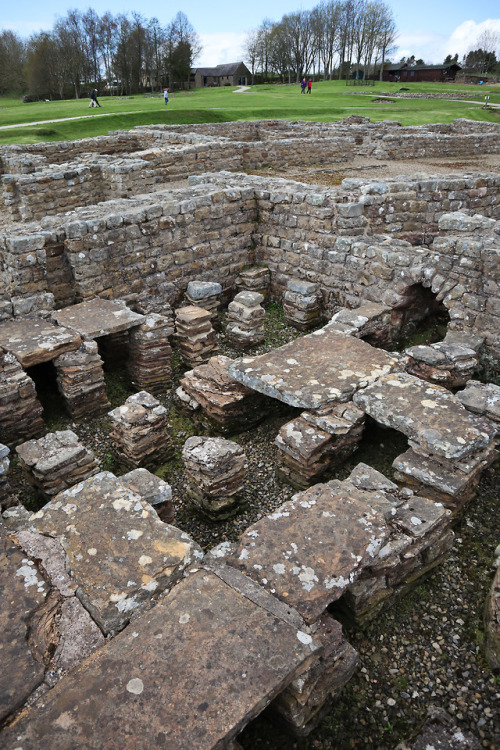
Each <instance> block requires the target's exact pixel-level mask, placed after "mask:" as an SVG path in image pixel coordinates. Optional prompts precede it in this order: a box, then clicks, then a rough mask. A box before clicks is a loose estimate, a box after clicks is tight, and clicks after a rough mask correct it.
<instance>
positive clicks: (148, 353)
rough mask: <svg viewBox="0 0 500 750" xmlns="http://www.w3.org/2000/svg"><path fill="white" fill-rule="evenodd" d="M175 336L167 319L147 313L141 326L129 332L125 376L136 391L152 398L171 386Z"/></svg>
mask: <svg viewBox="0 0 500 750" xmlns="http://www.w3.org/2000/svg"><path fill="white" fill-rule="evenodd" d="M173 333H174V329H173V328H172V327H171V325H170V322H169V319H168V318H167V317H164V316H163V315H158V314H156V313H150V314H149V315H147V316H146V318H145V320H144V322H143V323H141V325H139V326H136V327H135V328H132V329H131V330H130V334H129V358H128V363H127V365H128V372H129V376H130V379H131V382H132V385H134V386H135V388H137V389H138V390H139V391H147V392H148V393H152V394H153V395H154V396H157V395H159V394H160V393H163V392H164V391H166V390H167V389H168V388H169V387H170V386H171V385H172V361H171V360H172V347H171V346H170V340H169V339H170V337H171V336H172V334H173Z"/></svg>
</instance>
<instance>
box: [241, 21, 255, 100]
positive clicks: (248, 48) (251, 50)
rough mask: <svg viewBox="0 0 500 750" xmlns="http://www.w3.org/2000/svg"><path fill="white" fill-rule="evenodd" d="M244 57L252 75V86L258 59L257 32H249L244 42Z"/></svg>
mask: <svg viewBox="0 0 500 750" xmlns="http://www.w3.org/2000/svg"><path fill="white" fill-rule="evenodd" d="M243 49H244V55H245V59H246V61H247V62H248V65H249V67H250V72H251V74H252V86H253V84H254V83H255V68H256V65H257V61H258V59H259V30H258V29H253V30H252V31H249V32H248V34H247V36H246V39H245V42H244V47H243Z"/></svg>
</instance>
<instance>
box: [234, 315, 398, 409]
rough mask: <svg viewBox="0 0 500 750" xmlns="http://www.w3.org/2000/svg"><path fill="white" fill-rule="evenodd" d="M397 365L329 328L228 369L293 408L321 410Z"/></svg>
mask: <svg viewBox="0 0 500 750" xmlns="http://www.w3.org/2000/svg"><path fill="white" fill-rule="evenodd" d="M346 362H349V367H348V368H346V366H345V363H346ZM397 366H398V358H397V356H393V355H390V354H388V353H387V352H384V351H382V350H381V349H375V348H374V347H372V346H370V344H367V343H366V342H364V341H359V340H358V339H354V338H351V337H349V336H343V335H341V334H339V333H336V332H335V331H332V330H330V329H329V328H328V326H326V327H325V328H322V329H320V330H319V331H315V332H314V333H311V334H309V335H308V336H303V337H302V338H299V339H296V340H295V341H292V342H291V343H289V344H285V346H281V347H280V348H279V349H275V350H273V351H272V352H269V353H268V354H262V355H261V356H260V357H253V358H250V357H245V358H243V359H237V360H235V362H234V363H233V364H232V365H230V367H229V368H228V372H229V375H230V377H232V378H234V380H238V381H239V382H240V383H243V384H244V385H247V386H248V387H249V388H253V389H254V390H256V391H259V392H260V393H264V394H266V395H267V396H271V397H272V398H276V399H278V400H279V401H284V402H285V403H286V404H289V405H290V406H297V407H299V408H302V409H317V408H318V407H320V406H323V405H324V404H326V403H328V402H329V401H349V400H350V399H351V398H352V396H353V394H354V393H356V391H357V390H358V389H359V388H365V387H366V386H367V385H369V384H370V383H373V382H374V381H376V380H377V379H378V378H380V377H381V376H382V375H384V374H386V373H390V372H392V371H393V370H395V369H396V368H397Z"/></svg>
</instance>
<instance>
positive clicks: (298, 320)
mask: <svg viewBox="0 0 500 750" xmlns="http://www.w3.org/2000/svg"><path fill="white" fill-rule="evenodd" d="M321 317H322V299H321V295H320V293H319V288H318V285H317V284H311V282H309V281H302V280H301V279H289V280H288V283H287V289H286V291H285V294H284V295H283V320H284V321H285V322H286V323H288V324H289V325H291V326H293V327H294V328H297V329H298V330H299V331H307V330H308V329H309V328H314V327H315V326H317V325H318V324H319V322H320V320H321Z"/></svg>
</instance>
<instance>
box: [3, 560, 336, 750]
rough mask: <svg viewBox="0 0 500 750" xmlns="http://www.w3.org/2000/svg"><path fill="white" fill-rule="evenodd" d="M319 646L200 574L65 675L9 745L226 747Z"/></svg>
mask: <svg viewBox="0 0 500 750" xmlns="http://www.w3.org/2000/svg"><path fill="white" fill-rule="evenodd" d="M321 648H322V644H319V643H318V642H316V641H314V640H313V639H312V638H311V636H310V635H308V634H306V633H304V632H303V631H301V630H299V629H297V628H295V627H294V626H292V625H290V624H288V623H286V622H284V621H283V620H281V619H280V618H279V617H277V616H276V615H274V614H272V613H270V612H268V611H266V610H264V609H262V608H261V607H259V606H257V605H256V604H254V603H253V602H251V601H250V600H249V599H247V598H246V597H245V596H242V595H241V594H239V593H238V592H236V591H234V590H233V589H232V588H230V587H229V586H228V585H227V584H225V583H224V582H223V581H221V580H220V579H219V578H218V577H217V576H216V575H214V574H213V573H210V572H208V571H198V572H196V573H193V574H192V575H190V576H189V578H187V579H185V580H184V581H182V582H181V583H179V584H178V585H177V586H175V588H174V589H173V590H172V591H171V592H170V594H169V595H168V596H167V597H166V598H165V599H164V600H163V601H162V602H161V603H160V604H158V605H157V606H156V607H154V609H152V610H150V611H149V612H148V613H147V614H145V615H143V616H142V617H140V618H138V619H137V620H135V621H134V623H133V624H131V625H130V626H129V627H128V628H127V629H126V630H125V631H123V632H122V633H120V634H119V635H117V636H116V637H115V638H113V639H112V640H111V641H109V642H108V644H107V646H106V647H105V648H103V649H101V650H100V651H99V652H98V653H96V654H94V655H92V656H91V657H89V659H87V661H86V662H85V663H84V665H82V667H81V668H80V669H78V670H76V671H75V672H73V673H72V674H70V675H67V676H66V677H65V678H64V679H63V680H62V681H61V682H60V683H59V684H58V685H57V686H56V687H55V688H54V689H53V690H52V691H51V692H50V693H49V694H47V695H45V696H44V697H43V706H41V705H40V706H36V707H34V708H33V709H31V710H30V711H28V712H27V713H26V714H24V716H23V717H22V718H21V720H20V721H18V723H17V724H16V725H15V726H14V727H13V728H12V729H11V730H10V731H8V732H6V733H5V734H4V736H3V737H2V740H3V743H4V744H3V747H4V748H5V750H14V748H19V747H22V748H23V750H40V748H42V747H43V748H51V750H63V749H64V750H69V749H70V748H77V747H78V748H86V750H91V748H94V749H95V750H97V749H99V750H116V749H117V748H133V749H134V750H153V748H163V749H164V750H209V749H210V750H211V749H212V748H213V749H214V750H215V748H218V749H221V748H224V747H227V746H228V745H229V744H230V741H231V739H232V738H233V737H235V736H236V735H237V734H238V733H239V731H241V729H242V728H243V727H244V726H245V724H246V723H247V722H248V721H249V720H250V719H252V718H253V717H254V716H256V715H257V714H259V713H260V711H262V709H263V708H264V707H265V706H266V705H267V704H268V702H269V701H270V700H271V699H272V698H274V697H275V696H276V695H277V694H278V693H279V692H281V690H282V689H283V688H284V687H286V685H287V684H288V683H289V682H290V681H291V680H292V679H293V678H294V677H295V676H296V674H297V673H299V672H300V671H301V670H303V669H304V668H306V666H307V664H308V663H309V661H310V660H311V659H312V657H313V656H314V655H315V654H317V653H318V651H319V650H321Z"/></svg>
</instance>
